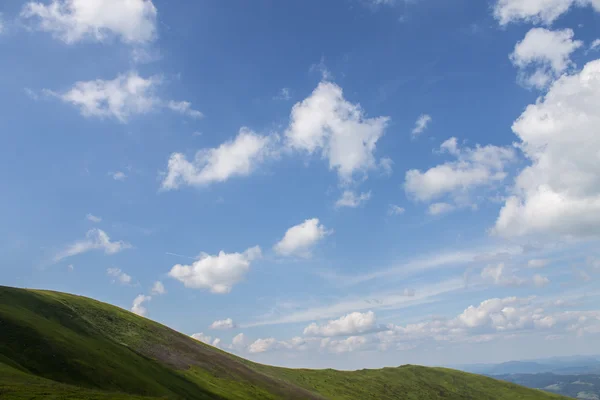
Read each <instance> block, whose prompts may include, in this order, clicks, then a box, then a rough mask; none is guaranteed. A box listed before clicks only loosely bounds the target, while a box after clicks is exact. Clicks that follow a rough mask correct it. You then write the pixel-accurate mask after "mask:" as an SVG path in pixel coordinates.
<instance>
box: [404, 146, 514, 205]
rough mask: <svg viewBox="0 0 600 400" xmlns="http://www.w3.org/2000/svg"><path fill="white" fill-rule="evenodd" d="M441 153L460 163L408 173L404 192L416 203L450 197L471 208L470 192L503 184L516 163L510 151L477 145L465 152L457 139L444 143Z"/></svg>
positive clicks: (466, 149)
mask: <svg viewBox="0 0 600 400" xmlns="http://www.w3.org/2000/svg"><path fill="white" fill-rule="evenodd" d="M440 151H441V152H442V153H448V154H450V155H451V156H453V157H455V158H456V161H449V162H446V163H444V164H440V165H438V166H435V167H433V168H431V169H429V170H427V171H425V172H422V171H419V170H415V169H413V170H410V171H408V172H406V178H405V183H404V189H405V191H406V193H407V194H409V195H411V196H412V197H414V198H415V199H416V200H419V201H423V202H428V201H431V200H434V199H438V198H441V197H443V196H446V195H449V196H450V197H451V198H452V200H453V202H454V203H456V204H457V205H461V206H462V205H470V204H469V203H470V200H469V192H470V191H471V190H472V189H474V188H477V187H485V186H491V185H493V184H495V183H498V182H501V181H503V180H504V179H505V178H506V175H507V174H506V172H505V168H506V165H507V164H508V163H510V162H512V161H513V160H514V159H515V152H514V150H513V149H512V148H510V147H498V146H492V145H488V146H483V147H482V146H479V145H477V146H476V147H474V148H464V149H461V148H459V146H458V144H457V140H456V138H450V139H448V140H446V141H445V142H444V143H442V145H441V146H440ZM465 203H466V204H465ZM434 211H435V210H434Z"/></svg>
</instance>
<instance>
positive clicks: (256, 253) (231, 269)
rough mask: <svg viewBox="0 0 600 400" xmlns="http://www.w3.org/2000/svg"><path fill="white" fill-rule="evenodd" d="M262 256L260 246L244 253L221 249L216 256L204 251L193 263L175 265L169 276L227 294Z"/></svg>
mask: <svg viewBox="0 0 600 400" xmlns="http://www.w3.org/2000/svg"><path fill="white" fill-rule="evenodd" d="M260 257H261V251H260V247H258V246H256V247H252V248H249V249H248V250H246V251H245V252H244V253H225V252H224V251H221V252H220V253H219V254H218V255H216V256H211V255H209V254H206V253H202V254H201V256H200V258H199V259H198V260H197V261H195V262H194V263H193V264H192V265H180V264H178V265H175V266H174V267H173V268H172V269H171V271H170V272H169V276H170V277H171V278H175V279H177V280H178V281H180V282H182V283H183V284H184V285H185V287H188V288H193V289H209V290H210V291H211V292H212V293H218V294H225V293H229V292H230V291H231V289H232V288H233V286H234V285H236V284H237V283H238V282H240V281H241V280H242V279H243V278H244V276H245V275H246V273H247V272H248V270H249V269H250V263H251V262H252V261H253V260H255V259H257V258H260Z"/></svg>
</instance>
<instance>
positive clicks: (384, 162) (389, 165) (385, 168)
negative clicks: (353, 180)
mask: <svg viewBox="0 0 600 400" xmlns="http://www.w3.org/2000/svg"><path fill="white" fill-rule="evenodd" d="M379 168H380V169H381V172H382V173H383V174H384V175H387V176H391V175H392V173H393V172H394V161H393V160H392V159H391V158H389V157H383V158H382V159H380V160H379Z"/></svg>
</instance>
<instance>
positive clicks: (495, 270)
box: [481, 263, 504, 283]
mask: <svg viewBox="0 0 600 400" xmlns="http://www.w3.org/2000/svg"><path fill="white" fill-rule="evenodd" d="M503 272H504V264H503V263H500V264H498V265H488V266H487V267H485V268H484V269H483V271H481V277H482V278H483V279H491V280H492V281H493V282H494V283H500V280H501V279H502V274H503Z"/></svg>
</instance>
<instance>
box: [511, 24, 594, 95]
mask: <svg viewBox="0 0 600 400" xmlns="http://www.w3.org/2000/svg"><path fill="white" fill-rule="evenodd" d="M574 35H575V34H574V32H573V30H571V29H563V30H560V31H551V30H548V29H545V28H533V29H531V30H530V31H529V32H527V34H526V35H525V38H524V39H523V40H522V41H520V42H519V43H517V45H516V46H515V50H514V52H513V53H512V54H511V55H510V59H511V61H512V63H513V64H514V65H515V66H516V67H517V68H519V70H520V72H519V80H520V81H521V82H522V83H523V84H524V85H525V86H530V87H536V88H538V89H542V88H544V87H546V86H548V84H550V83H551V82H552V81H553V80H554V79H556V78H557V77H559V76H560V75H562V74H563V73H564V72H565V71H567V69H568V68H569V67H570V66H572V65H573V62H572V61H571V54H572V53H573V52H574V51H575V50H577V49H578V48H580V47H581V46H583V42H581V41H579V40H573V37H574Z"/></svg>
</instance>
